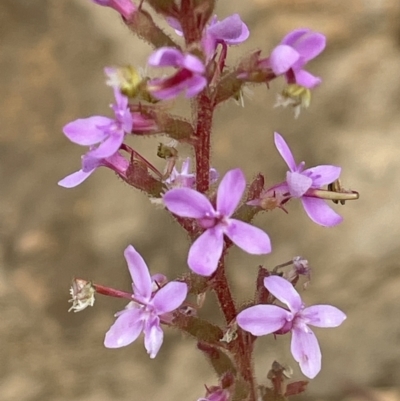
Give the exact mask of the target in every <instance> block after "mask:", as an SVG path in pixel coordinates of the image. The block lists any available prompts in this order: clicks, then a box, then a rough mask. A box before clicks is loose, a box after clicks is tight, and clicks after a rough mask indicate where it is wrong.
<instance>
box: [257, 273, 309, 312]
mask: <svg viewBox="0 0 400 401" xmlns="http://www.w3.org/2000/svg"><path fill="white" fill-rule="evenodd" d="M264 286H265V288H266V289H267V290H268V291H269V292H270V293H271V294H272V295H273V296H274V297H275V298H277V299H279V301H281V302H283V303H284V304H286V305H287V306H288V307H289V309H290V311H291V312H293V313H297V312H299V311H300V309H301V307H302V306H303V303H302V301H301V297H300V295H299V293H298V292H297V291H296V290H295V288H294V287H293V285H292V284H291V283H289V281H287V280H285V279H284V278H282V277H279V276H269V277H266V278H265V279H264Z"/></svg>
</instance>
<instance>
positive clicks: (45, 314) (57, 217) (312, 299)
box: [0, 0, 400, 401]
mask: <svg viewBox="0 0 400 401" xmlns="http://www.w3.org/2000/svg"><path fill="white" fill-rule="evenodd" d="M233 12H239V13H240V14H241V16H242V19H243V20H244V21H245V22H246V23H247V24H248V26H249V27H250V29H251V37H250V39H249V40H248V42H246V43H245V44H244V45H243V46H241V47H240V48H239V49H234V50H233V51H232V52H231V60H232V61H235V60H237V59H238V58H239V56H240V54H242V52H244V51H246V50H247V51H250V50H253V49H256V48H262V49H264V54H267V53H268V51H269V50H271V49H272V47H273V46H274V45H275V44H276V43H278V42H279V40H280V38H281V37H282V36H283V35H284V34H285V33H286V32H288V31H289V30H291V29H293V28H296V27H304V26H305V27H310V28H312V29H314V30H318V31H321V32H324V33H325V34H326V35H327V37H328V48H327V50H326V51H325V52H324V53H323V54H322V56H321V57H319V58H318V59H317V60H315V61H314V62H313V63H312V65H311V66H310V70H311V71H312V72H314V73H315V74H316V75H320V76H321V77H323V79H324V82H323V85H322V86H321V87H320V88H318V90H316V91H315V94H314V98H313V103H312V106H311V107H310V109H309V110H307V111H305V112H304V113H302V115H301V116H300V118H299V119H298V120H295V119H294V118H293V116H292V113H291V111H290V110H283V109H282V110H281V109H273V108H272V105H273V104H274V99H275V95H276V92H278V91H279V90H280V89H281V87H282V86H281V85H282V83H283V81H279V82H274V83H273V85H271V88H270V90H269V91H268V90H267V89H266V88H265V87H263V88H261V87H260V88H258V87H257V88H255V89H254V94H253V96H252V99H248V100H246V105H245V108H241V107H238V106H236V105H235V104H234V103H233V102H232V103H228V104H226V105H224V106H222V107H221V108H220V109H219V111H218V112H217V117H216V121H215V136H214V167H216V168H217V169H218V170H219V171H221V172H225V171H226V170H228V169H230V168H232V167H235V166H238V165H240V166H241V167H242V168H243V169H244V170H245V172H246V174H247V177H248V178H250V177H251V176H252V175H253V174H254V173H255V172H256V171H262V172H263V173H265V174H266V175H267V177H268V179H269V180H270V182H274V181H276V180H279V179H280V177H282V174H283V173H284V172H285V168H286V166H285V165H284V163H283V161H282V160H281V159H280V157H279V155H278V154H277V152H276V150H275V149H274V146H273V131H274V130H276V131H279V132H280V133H282V134H283V135H284V136H285V138H286V139H287V140H288V142H289V143H290V145H291V147H292V148H293V149H295V154H296V157H297V159H298V160H306V161H307V164H308V166H313V165H316V164H321V163H326V164H338V165H341V166H342V167H343V174H342V178H343V180H344V184H345V186H347V187H351V188H352V189H357V190H358V191H359V192H360V193H361V199H360V200H359V201H358V202H353V203H351V202H349V203H347V204H346V205H345V206H344V207H343V206H341V205H339V206H337V210H339V212H340V213H341V214H342V215H343V216H344V222H343V223H342V224H341V225H340V226H339V227H337V228H334V229H325V228H322V227H319V226H317V225H315V224H313V223H312V222H311V221H310V220H309V219H308V218H307V216H306V215H305V213H304V212H303V211H302V209H301V206H300V205H299V204H296V202H292V203H291V204H289V207H288V208H289V212H290V214H289V215H285V214H284V213H281V212H280V211H276V212H273V213H269V214H264V215H263V216H261V217H259V218H258V219H257V220H256V221H255V224H256V225H258V226H259V227H263V228H265V230H266V231H267V232H268V233H269V235H270V236H271V238H272V242H273V246H274V251H273V253H272V254H271V255H270V256H268V257H266V258H256V257H249V256H247V255H245V254H244V253H242V252H240V251H234V252H232V254H231V258H230V259H231V279H232V282H234V283H235V285H236V291H237V294H238V298H239V299H240V300H245V299H246V297H247V296H249V295H250V293H251V291H252V290H251V286H252V284H253V282H254V277H255V273H256V267H257V265H258V264H260V263H264V264H265V265H266V266H270V267H271V266H274V265H275V264H278V263H281V262H284V261H286V260H288V259H290V258H292V257H293V256H295V255H302V256H304V257H306V258H308V260H309V262H310V265H311V266H312V268H313V280H312V283H311V285H310V287H309V288H308V290H307V291H306V292H305V293H304V299H305V300H306V302H307V303H309V304H311V303H328V304H334V305H336V306H338V307H340V308H341V309H342V310H344V311H345V312H346V313H347V315H348V319H347V321H346V322H345V323H344V324H343V325H342V326H341V327H340V328H338V329H335V330H323V329H321V330H318V329H317V331H318V332H317V336H318V338H319V339H320V342H321V347H322V351H323V369H322V372H321V373H320V375H319V376H317V378H316V379H315V380H313V381H312V383H311V384H310V386H309V390H308V393H307V397H308V399H310V397H311V398H312V399H317V398H318V399H321V398H322V399H328V398H329V399H343V398H344V397H348V396H349V395H350V394H354V393H357V394H358V396H359V397H361V399H365V398H368V399H370V400H372V399H380V398H379V397H381V396H382V393H378V394H375V393H371V392H369V390H368V389H371V388H393V387H395V386H397V385H398V384H399V383H400V347H399V343H400V317H399V316H400V314H399V310H400V262H399V260H400V249H399V240H400V228H399V227H400V206H399V205H400V202H399V197H400V185H399V184H398V175H399V170H400V157H399V154H400V150H399V149H400V72H399V71H400V3H399V2H398V0H392V1H390V0H386V1H385V0H354V1H347V0H337V1H333V0H246V1H240V0H234V1H233V0H230V1H227V0H220V2H219V4H218V13H219V16H220V18H224V17H226V16H228V15H230V14H232V13H233ZM0 46H1V51H0V87H1V92H0V105H1V106H0V121H1V133H0V188H1V196H0V308H1V318H0V344H1V345H0V361H1V363H0V400H2V401H14V400H19V401H39V400H40V401H44V400H45V401H47V400H49V401H67V400H68V401H69V400H74V401H109V400H113V401H128V400H129V401H131V400H141V399H150V400H161V399H162V400H164V401H170V400H195V399H197V398H198V397H200V396H201V395H203V394H204V387H203V385H204V383H207V384H208V385H212V384H214V383H215V378H214V377H213V373H212V371H211V369H210V367H209V366H208V365H207V363H206V361H205V360H204V359H203V357H202V356H201V355H200V354H199V353H197V352H196V351H195V347H194V345H195V344H194V341H193V340H192V339H190V338H182V337H181V336H180V335H179V333H176V332H171V331H169V332H167V335H166V340H165V343H164V345H163V347H162V349H161V351H160V353H159V355H158V356H157V358H156V359H155V360H150V359H149V358H148V356H147V354H146V352H145V350H144V348H143V344H142V341H141V340H138V341H137V342H136V343H135V344H133V345H131V346H129V347H127V348H124V349H119V350H108V349H105V348H104V346H103V337H104V333H105V332H106V331H107V330H108V328H109V326H110V325H111V324H112V322H113V321H114V319H113V313H114V312H115V311H117V310H120V309H121V308H122V307H123V306H124V302H122V303H121V301H120V300H112V299H111V300H110V299H104V298H101V297H98V298H97V301H96V305H95V307H94V308H90V309H89V310H86V311H85V312H83V313H79V314H72V313H67V310H68V307H69V305H68V304H67V300H68V288H69V285H70V280H71V278H72V277H73V276H74V275H75V276H80V277H86V278H88V279H93V280H94V281H96V282H98V283H103V284H108V285H110V286H113V287H116V288H121V289H129V288H130V278H129V275H128V272H127V269H126V265H125V260H124V258H123V250H124V248H125V247H126V246H127V245H128V244H129V243H131V244H133V245H134V246H135V247H136V248H137V249H138V250H139V251H140V252H141V253H142V255H143V256H144V258H145V259H146V261H147V262H148V264H149V266H151V269H152V270H153V271H159V272H164V273H167V274H169V275H170V277H173V276H174V274H178V273H180V272H182V271H183V269H184V268H185V255H186V252H187V249H188V244H187V242H186V238H185V235H184V233H183V232H182V231H181V230H180V229H179V227H177V226H176V225H175V224H173V222H172V220H171V219H170V218H169V217H168V216H167V215H166V213H164V212H163V211H162V210H154V208H153V206H152V205H150V203H149V202H148V200H147V199H146V198H145V196H144V195H143V194H140V193H138V192H135V191H134V190H132V189H131V188H130V187H128V186H127V185H124V184H123V183H121V182H120V181H119V180H118V179H115V177H114V176H113V174H112V173H111V172H110V171H107V170H105V169H103V170H104V171H101V169H100V170H99V171H97V172H96V173H95V174H94V175H93V176H92V177H91V178H90V179H89V180H88V181H87V182H85V183H84V184H83V185H81V186H80V187H78V188H75V189H70V190H67V189H63V188H60V187H58V186H57V185H56V183H57V181H58V180H59V179H61V178H62V177H64V176H65V175H67V174H69V173H71V172H72V171H75V170H77V169H78V166H79V162H80V154H81V153H82V149H79V147H78V146H75V145H73V144H71V143H69V142H68V140H67V139H66V138H65V137H64V136H63V135H62V126H63V125H64V124H66V123H67V122H69V121H71V120H73V119H76V118H79V117H85V116H89V115H93V114H100V115H101V114H103V115H107V113H109V110H108V104H109V102H110V101H111V99H112V97H111V96H112V94H111V91H110V90H109V88H107V87H106V86H105V85H104V76H103V72H102V68H103V67H104V66H106V65H121V64H126V63H131V64H136V65H140V64H143V63H144V62H145V60H146V57H147V56H148V54H149V51H150V48H149V47H148V46H147V45H145V44H143V43H141V42H139V41H138V40H136V39H135V38H134V37H133V36H132V35H131V34H130V33H129V32H127V30H126V29H125V27H124V25H123V23H122V22H121V21H120V19H119V18H118V15H117V14H116V13H114V12H113V11H112V10H109V9H106V8H102V7H98V6H96V5H94V4H92V2H90V1H89V0H74V1H73V0H69V1H54V0H53V1H51V0H41V1H27V0H2V1H1V2H0ZM182 104H183V102H182ZM178 105H179V103H178ZM159 139H160V138H157V139H155V140H149V139H148V140H144V141H139V140H137V139H133V141H132V145H133V146H135V147H136V148H137V149H138V150H141V151H143V152H144V154H146V155H147V156H148V157H149V158H150V159H152V160H153V161H154V162H155V163H158V164H159V163H160V162H159V161H157V159H156V156H155V149H156V145H157V142H158V141H159ZM184 152H185V149H183V150H182V155H184ZM210 304H211V302H210ZM206 307H207V308H209V307H210V306H209V305H207V306H206ZM270 337H271V336H270ZM286 337H287V336H285V337H280V338H279V339H278V340H277V341H275V340H273V338H266V339H262V340H261V341H260V342H259V347H258V349H257V360H256V365H257V370H258V375H259V378H262V377H263V376H264V375H265V373H266V371H267V370H268V369H269V366H270V364H271V362H272V361H273V360H274V359H278V360H279V361H280V362H282V363H286V364H290V365H291V366H292V367H293V368H294V371H295V377H298V378H301V374H300V372H299V371H298V368H297V364H296V363H295V362H294V360H293V359H292V357H291V355H290V353H289V347H288V340H289V338H286ZM390 394H391V397H392V399H395V398H396V393H395V392H392V393H390ZM399 399H400V397H399Z"/></svg>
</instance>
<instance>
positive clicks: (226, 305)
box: [213, 247, 257, 401]
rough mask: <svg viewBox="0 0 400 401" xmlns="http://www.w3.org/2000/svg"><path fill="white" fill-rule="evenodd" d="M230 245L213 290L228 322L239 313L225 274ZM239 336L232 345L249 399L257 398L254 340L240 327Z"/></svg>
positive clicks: (251, 400) (214, 279)
mask: <svg viewBox="0 0 400 401" xmlns="http://www.w3.org/2000/svg"><path fill="white" fill-rule="evenodd" d="M228 248H229V247H225V248H224V252H223V254H222V256H221V258H220V260H219V262H218V268H217V271H216V273H215V276H214V278H213V290H214V291H215V294H216V295H217V298H218V302H219V305H220V307H221V309H222V312H223V314H224V317H225V321H226V323H227V324H229V323H231V322H232V321H233V320H234V319H235V318H236V315H237V310H236V305H235V301H234V300H233V297H232V293H231V290H230V287H229V283H228V279H227V277H226V274H225V255H226V252H227V250H228ZM237 334H238V337H237V339H236V341H235V343H234V344H233V345H234V346H233V347H232V348H233V349H232V351H233V355H234V357H235V361H236V366H237V368H238V370H239V371H240V373H241V375H242V377H243V379H244V381H245V382H247V383H248V384H249V386H250V394H249V395H250V397H249V401H256V400H257V393H256V383H255V380H254V374H253V363H252V353H253V342H252V341H248V340H249V338H248V337H247V334H246V333H245V332H244V331H243V330H241V329H240V328H238V331H237Z"/></svg>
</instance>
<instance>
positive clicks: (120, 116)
mask: <svg viewBox="0 0 400 401" xmlns="http://www.w3.org/2000/svg"><path fill="white" fill-rule="evenodd" d="M114 95H115V100H116V103H115V104H113V105H111V107H112V109H113V110H114V114H115V118H114V119H112V118H108V117H103V116H93V117H88V118H80V119H78V120H75V121H72V122H70V123H68V124H67V125H66V126H65V127H64V129H63V131H64V134H65V135H66V136H67V138H68V139H69V140H70V141H71V142H74V143H76V144H78V145H82V146H90V147H91V148H90V150H89V152H88V153H87V156H90V157H91V158H96V159H104V158H107V157H110V156H112V155H113V154H114V153H115V152H117V151H118V149H119V148H120V146H121V145H122V142H123V140H124V137H125V133H129V132H131V131H132V126H133V117H132V114H131V112H130V110H129V106H128V98H127V97H126V96H124V95H122V94H121V93H120V92H119V90H118V89H116V88H115V89H114ZM97 144H99V145H97ZM94 145H97V146H94Z"/></svg>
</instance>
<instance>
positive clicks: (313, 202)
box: [300, 196, 343, 227]
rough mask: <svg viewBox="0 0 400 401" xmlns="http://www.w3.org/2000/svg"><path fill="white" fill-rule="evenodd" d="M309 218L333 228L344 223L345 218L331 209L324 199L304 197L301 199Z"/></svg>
mask: <svg viewBox="0 0 400 401" xmlns="http://www.w3.org/2000/svg"><path fill="white" fill-rule="evenodd" d="M300 200H301V203H302V204H303V207H304V210H305V211H306V213H307V215H308V217H309V218H310V219H311V220H312V221H313V222H314V223H317V224H319V225H321V226H324V227H333V226H336V225H337V224H339V223H341V222H342V221H343V217H342V216H340V215H339V214H337V213H336V212H335V211H334V210H333V209H331V208H330V207H329V206H328V205H327V203H326V202H325V201H324V200H323V199H318V198H312V197H309V196H303V197H302V198H300Z"/></svg>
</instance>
